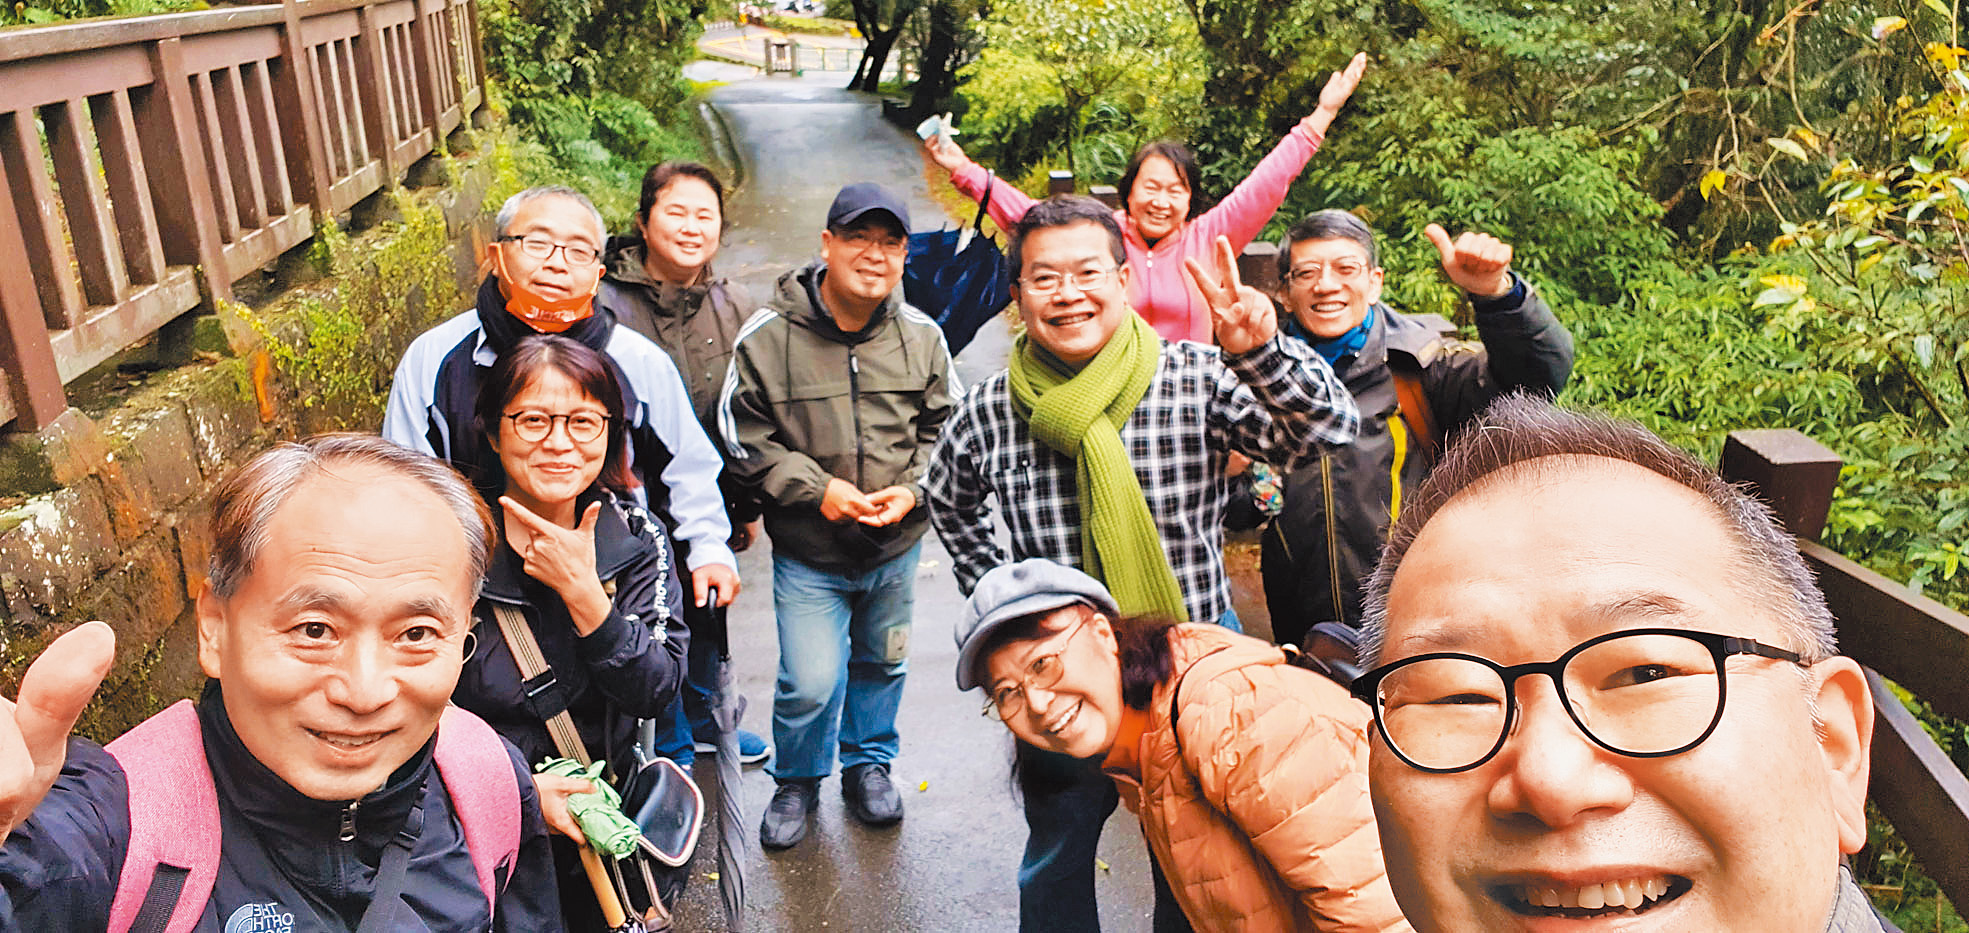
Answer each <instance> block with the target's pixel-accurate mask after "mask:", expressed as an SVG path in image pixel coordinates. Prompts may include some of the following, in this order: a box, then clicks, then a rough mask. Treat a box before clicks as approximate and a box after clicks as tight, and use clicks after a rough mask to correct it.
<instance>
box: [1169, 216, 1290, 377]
mask: <svg viewBox="0 0 1969 933" xmlns="http://www.w3.org/2000/svg"><path fill="white" fill-rule="evenodd" d="M1216 247H1217V248H1216V250H1215V252H1216V254H1217V274H1216V275H1212V274H1210V273H1209V272H1207V271H1205V270H1204V268H1203V264H1202V263H1199V262H1197V261H1196V258H1195V257H1189V258H1186V259H1184V260H1183V271H1184V272H1185V273H1187V274H1188V275H1189V277H1190V281H1191V282H1194V283H1196V287H1197V290H1198V291H1200V292H1202V293H1203V300H1204V301H1205V302H1207V303H1208V304H1209V305H1210V318H1211V323H1212V326H1213V328H1214V329H1215V331H1216V333H1217V345H1218V346H1219V347H1222V348H1223V349H1224V352H1225V353H1230V354H1234V355H1235V354H1239V353H1249V352H1251V351H1253V350H1256V349H1258V348H1259V347H1262V346H1264V345H1265V344H1267V343H1269V342H1271V339H1272V337H1273V335H1275V334H1277V333H1278V309H1277V308H1275V307H1273V306H1272V300H1271V299H1270V298H1267V297H1265V295H1264V293H1262V292H1260V291H1258V290H1257V289H1255V288H1252V287H1251V286H1249V285H1246V284H1244V282H1243V281H1242V280H1241V279H1240V278H1238V274H1237V252H1236V251H1235V250H1232V249H1231V240H1230V238H1229V237H1225V236H1219V237H1218V238H1217V244H1216Z"/></svg>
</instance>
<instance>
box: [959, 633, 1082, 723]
mask: <svg viewBox="0 0 1969 933" xmlns="http://www.w3.org/2000/svg"><path fill="white" fill-rule="evenodd" d="M1086 627H1087V619H1086V618H1082V619H1081V620H1080V621H1079V622H1077V623H1075V624H1074V626H1073V631H1071V632H1068V633H1067V637H1065V638H1062V639H1060V647H1058V648H1056V649H1054V650H1052V651H1050V652H1047V653H1046V654H1042V655H1040V656H1039V657H1036V658H1033V659H1032V660H1031V661H1029V662H1027V664H1026V669H1025V673H1023V674H1020V675H1019V682H1018V683H1015V684H1006V685H1005V686H1003V687H999V688H998V689H996V690H993V691H991V692H990V694H989V695H987V696H986V697H985V705H984V709H983V710H982V711H981V715H985V716H993V715H995V716H997V717H998V718H999V720H1000V721H1006V720H1010V719H1011V718H1012V717H1014V716H1017V715H1018V714H1019V711H1020V710H1022V709H1025V708H1026V691H1027V690H1029V689H1031V688H1033V687H1038V688H1039V689H1041V690H1048V689H1051V688H1052V687H1053V685H1054V684H1057V683H1059V682H1060V675H1062V674H1064V673H1066V669H1067V664H1066V661H1064V660H1062V659H1061V657H1060V656H1061V655H1063V654H1065V653H1066V651H1067V645H1069V644H1072V643H1073V636H1075V635H1078V634H1080V630H1081V629H1084V628H1086Z"/></svg>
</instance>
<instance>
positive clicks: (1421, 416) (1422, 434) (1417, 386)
mask: <svg viewBox="0 0 1969 933" xmlns="http://www.w3.org/2000/svg"><path fill="white" fill-rule="evenodd" d="M1388 374H1389V375H1390V376H1393V377H1394V380H1395V407H1396V408H1398V409H1400V411H1401V416H1402V421H1403V422H1405V423H1406V424H1407V425H1408V433H1409V434H1411V435H1413V436H1414V437H1415V441H1416V443H1418V444H1420V445H1422V450H1423V451H1424V452H1425V453H1427V454H1428V455H1429V462H1430V463H1434V462H1435V461H1436V460H1437V459H1438V455H1440V454H1441V453H1442V451H1441V449H1440V447H1441V438H1440V437H1439V436H1438V435H1437V434H1436V413H1435V412H1434V411H1433V410H1431V409H1430V407H1429V393H1427V392H1425V391H1423V389H1422V373H1421V372H1420V371H1417V370H1411V369H1409V368H1408V367H1406V366H1390V367H1388Z"/></svg>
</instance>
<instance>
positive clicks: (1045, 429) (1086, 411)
mask: <svg viewBox="0 0 1969 933" xmlns="http://www.w3.org/2000/svg"><path fill="white" fill-rule="evenodd" d="M1217 251H1218V257H1217V263H1216V264H1217V266H1218V268H1217V270H1215V271H1214V272H1212V271H1207V270H1204V269H1202V268H1200V267H1198V266H1197V265H1196V263H1195V262H1194V261H1193V260H1192V261H1190V262H1189V263H1188V269H1189V272H1190V275H1191V277H1192V279H1193V280H1194V281H1195V283H1196V286H1197V288H1198V290H1199V292H1200V293H1201V294H1202V296H1203V297H1204V299H1205V300H1206V301H1207V303H1208V304H1209V305H1210V309H1211V314H1212V316H1213V318H1214V325H1215V333H1216V338H1217V346H1214V347H1213V346H1206V345H1204V344H1200V343H1193V342H1190V341H1179V342H1175V343H1166V342H1164V341H1163V340H1162V339H1161V338H1160V337H1159V336H1157V334H1156V332H1155V330H1154V329H1153V328H1151V327H1149V326H1148V325H1147V323H1146V322H1144V321H1143V320H1142V319H1141V317H1139V316H1138V315H1136V314H1135V313H1134V311H1133V310H1132V309H1131V308H1130V307H1129V305H1128V290H1129V270H1128V267H1127V264H1126V256H1127V254H1126V252H1125V251H1124V246H1123V241H1122V235H1121V230H1120V228H1119V227H1117V226H1116V225H1115V222H1114V217H1113V213H1112V212H1111V211H1109V210H1108V209H1107V208H1106V207H1104V206H1103V205H1102V204H1101V203H1100V202H1098V201H1095V200H1093V199H1091V198H1083V197H1073V196H1060V197H1054V198H1049V199H1047V200H1045V201H1042V202H1040V203H1039V204H1037V205H1035V206H1034V207H1033V208H1032V209H1031V210H1030V211H1028V212H1027V213H1026V215H1025V217H1024V218H1023V219H1022V220H1021V221H1020V223H1019V225H1018V228H1017V229H1016V230H1015V231H1014V232H1013V235H1012V241H1011V245H1010V250H1009V252H1010V259H1011V266H1012V268H1013V269H1014V270H1016V276H1017V278H1016V280H1015V281H1014V283H1013V285H1012V296H1013V298H1014V299H1015V300H1017V302H1018V304H1019V317H1020V320H1021V321H1022V322H1023V323H1024V325H1025V333H1024V334H1023V335H1022V336H1021V337H1019V339H1018V340H1017V341H1016V342H1015V344H1014V346H1013V350H1012V360H1011V362H1010V365H1009V366H1008V368H1007V370H1006V371H1005V372H1003V373H1000V374H998V375H996V376H993V377H992V378H990V379H987V380H985V381H984V382H983V383H981V384H980V385H979V386H978V387H977V388H976V389H974V390H972V392H971V393H970V394H969V395H968V396H966V397H965V399H964V401H963V402H962V403H960V404H959V405H958V407H957V410H956V411H955V412H954V413H953V414H952V415H951V417H950V420H949V421H947V422H946V423H945V424H944V428H943V436H942V437H941V438H940V439H939V440H938V442H937V447H936V450H935V451H933V452H932V453H931V456H930V466H929V470H928V472H927V473H926V474H925V477H924V484H923V485H924V492H925V495H926V496H927V498H928V502H929V505H930V523H931V525H932V526H934V527H935V528H936V530H937V535H938V536H939V537H940V538H942V539H943V542H944V545H945V546H946V547H947V548H949V550H950V554H951V558H952V563H953V566H954V569H955V571H956V574H957V583H958V586H959V587H960V588H961V589H963V590H964V592H966V593H969V592H970V590H971V588H972V587H973V586H974V585H976V583H977V581H978V578H979V577H981V576H983V575H984V573H985V572H986V571H988V570H990V569H992V568H993V567H996V566H998V565H1000V564H1005V563H1010V562H1012V561H1015V560H1023V559H1025V558H1028V557H1045V558H1050V559H1052V560H1055V561H1058V562H1060V563H1064V564H1068V565H1071V566H1075V567H1079V568H1080V569H1082V570H1085V571H1086V572H1087V573H1088V574H1089V575H1091V576H1093V577H1095V578H1097V579H1099V580H1100V581H1101V582H1102V583H1104V584H1106V586H1107V587H1108V589H1109V591H1111V592H1112V593H1113V594H1114V596H1115V599H1116V602H1117V603H1118V605H1119V606H1120V609H1121V611H1122V612H1123V613H1126V614H1130V615H1160V616H1166V617H1172V618H1176V619H1180V620H1184V621H1198V622H1224V623H1227V624H1229V625H1231V626H1233V627H1235V625H1236V616H1235V615H1234V614H1233V613H1232V612H1231V600H1230V585H1229V582H1228V581H1227V579H1226V578H1225V575H1224V566H1223V540H1222V531H1221V529H1222V527H1223V512H1224V507H1225V504H1226V501H1227V498H1228V494H1229V491H1230V485H1229V482H1228V479H1227V478H1226V477H1225V475H1224V472H1225V471H1224V466H1225V462H1226V460H1227V458H1228V457H1229V456H1230V454H1231V453H1232V452H1233V451H1235V452H1237V453H1241V454H1243V455H1245V456H1248V457H1251V458H1252V459H1254V460H1259V461H1263V462H1267V463H1281V464H1290V465H1297V464H1299V463H1302V462H1306V461H1308V460H1317V459H1318V457H1319V455H1320V453H1321V451H1322V450H1325V449H1327V448H1330V447H1334V446H1338V445H1341V444H1346V443H1347V442H1349V441H1351V440H1352V439H1353V436H1354V432H1355V430H1356V427H1357V425H1358V421H1359V415H1358V413H1357V412H1356V410H1355V408H1354V404H1353V399H1352V397H1351V396H1350V395H1349V394H1348V393H1347V390H1346V387H1345V386H1344V385H1342V384H1341V382H1340V381H1339V380H1338V379H1336V378H1335V377H1334V375H1333V370H1332V369H1331V368H1330V367H1329V366H1328V365H1327V364H1326V362H1325V361H1323V360H1321V359H1320V358H1319V357H1318V356H1316V355H1315V354H1313V353H1312V351H1311V350H1309V349H1307V348H1306V346H1305V345H1304V344H1303V343H1300V342H1299V341H1288V340H1281V339H1279V336H1278V319H1277V314H1276V311H1275V310H1274V309H1273V306H1272V303H1271V302H1270V301H1269V300H1267V299H1265V298H1264V296H1262V295H1260V294H1259V293H1258V292H1256V291H1255V290H1252V289H1249V288H1246V287H1243V286H1242V285H1240V284H1239V282H1238V280H1237V268H1236V261H1235V257H1234V256H1233V255H1232V254H1231V249H1230V244H1229V243H1228V242H1220V243H1219V244H1218V250H1217ZM994 498H995V499H996V501H997V503H998V505H997V508H998V510H1000V511H1002V512H1003V513H1004V518H1005V523H1006V530H1007V531H1008V532H1009V537H1010V541H1011V550H1010V552H1009V553H1008V552H1007V551H1006V549H1005V548H1003V547H1001V546H1000V545H999V544H998V543H997V542H996V541H995V540H994V536H995V521H994V516H993V509H992V508H991V507H990V506H988V505H987V500H988V499H994ZM1019 757H1020V769H1021V770H1020V776H1021V783H1022V784H1023V785H1024V789H1025V794H1024V800H1025V809H1026V822H1027V825H1028V827H1029V829H1030V830H1031V832H1030V834H1029V835H1028V837H1027V841H1026V853H1025V859H1024V862H1023V864H1022V865H1021V866H1020V869H1019V888H1020V896H1019V901H1020V903H1019V913H1020V927H1021V929H1022V930H1023V931H1026V933H1031V931H1036V930H1074V931H1080V930H1098V929H1099V928H1100V927H1099V920H1098V917H1097V914H1096V911H1095V906H1094V878H1093V874H1094V847H1095V843H1096V842H1097V841H1098V840H1099V838H1100V830H1101V824H1102V823H1103V822H1104V821H1105V820H1106V819H1107V815H1108V814H1109V813H1111V812H1113V810H1114V806H1115V803H1116V802H1117V800H1118V796H1117V793H1116V791H1115V788H1114V784H1113V782H1112V781H1110V780H1109V779H1108V778H1107V777H1106V776H1104V775H1102V774H1101V772H1100V770H1099V767H1098V762H1093V763H1088V762H1078V761H1075V760H1073V759H1066V758H1060V757H1058V756H1049V755H1046V754H1045V753H1041V752H1037V751H1035V750H1032V749H1029V748H1024V747H1021V748H1020V750H1019ZM1165 900H1166V898H1165V897H1158V904H1157V915H1158V927H1157V928H1158V929H1163V928H1164V927H1162V926H1161V925H1160V924H1161V922H1162V918H1164V917H1165V916H1167V917H1173V918H1174V919H1175V920H1178V921H1180V918H1181V913H1180V911H1178V910H1176V908H1175V905H1174V904H1173V902H1170V903H1165Z"/></svg>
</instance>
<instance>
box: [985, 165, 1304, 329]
mask: <svg viewBox="0 0 1969 933" xmlns="http://www.w3.org/2000/svg"><path fill="white" fill-rule="evenodd" d="M1319 146H1320V138H1319V137H1317V136H1314V135H1313V134H1312V133H1310V132H1308V131H1307V130H1306V129H1305V127H1303V126H1295V127H1293V128H1292V132H1290V133H1287V134H1285V138H1284V139H1281V140H1279V144H1278V145H1277V146H1274V147H1273V148H1272V151H1271V152H1270V153H1269V154H1267V155H1266V156H1265V158H1264V160H1263V161H1261V162H1259V163H1258V167H1257V168H1254V169H1252V170H1251V174H1250V175H1249V176H1247V177H1246V178H1245V179H1244V181H1242V182H1240V183H1239V184H1238V186H1237V188H1236V190H1234V191H1232V192H1231V193H1230V195H1229V196H1227V197H1225V198H1224V199H1223V200H1222V201H1219V202H1217V206H1216V207H1213V208H1211V209H1210V210H1209V211H1207V212H1205V213H1203V214H1202V215H1200V216H1197V217H1192V218H1190V221H1189V222H1188V223H1185V224H1183V225H1182V226H1181V227H1178V228H1177V229H1176V232H1175V233H1172V234H1170V235H1168V236H1166V237H1163V238H1162V239H1161V241H1159V242H1157V243H1156V244H1155V247H1154V248H1153V249H1151V248H1150V247H1149V244H1148V243H1147V242H1146V241H1144V240H1143V239H1142V235H1141V234H1140V233H1139V232H1137V231H1136V229H1135V223H1134V221H1133V220H1132V219H1130V218H1129V216H1128V212H1127V211H1126V210H1125V209H1124V210H1118V211H1115V212H1114V220H1115V223H1118V224H1120V225H1121V235H1122V240H1123V241H1124V242H1125V243H1126V244H1127V247H1128V265H1129V266H1130V267H1131V268H1133V269H1134V270H1135V271H1134V273H1133V279H1134V282H1133V284H1132V285H1130V287H1129V289H1128V302H1129V304H1130V305H1132V306H1134V308H1135V312H1136V313H1138V314H1140V315H1141V316H1142V318H1143V320H1146V321H1148V322H1149V325H1150V326H1152V327H1154V328H1155V329H1156V332H1157V333H1160V334H1161V335H1162V336H1163V339H1165V340H1195V341H1197V342H1199V343H1209V342H1211V326H1210V306H1209V305H1207V304H1205V303H1204V300H1203V294H1202V293H1201V292H1198V291H1197V290H1196V287H1195V286H1193V285H1191V284H1190V280H1189V278H1188V277H1187V276H1185V275H1183V259H1184V257H1188V256H1194V257H1196V259H1197V261H1198V262H1202V263H1206V264H1207V263H1209V262H1210V248H1211V244H1212V243H1215V242H1216V241H1217V237H1218V236H1219V235H1223V236H1227V237H1230V239H1231V248H1232V249H1235V250H1242V249H1244V248H1245V247H1246V246H1248V245H1250V243H1251V241H1252V239H1253V238H1255V237H1257V236H1258V231H1260V230H1263V229H1265V224H1266V223H1267V222H1269V221H1270V220H1271V219H1272V214H1273V213H1274V212H1276V211H1277V210H1278V206H1279V202H1281V201H1284V200H1285V192H1286V189H1288V188H1290V187H1292V181H1293V179H1295V178H1297V177H1299V170H1300V169H1303V168H1305V167H1306V160H1307V159H1310V158H1312V157H1313V153H1314V152H1317V151H1318V150H1319ZM985 175H986V173H985V170H984V168H983V167H982V166H980V165H978V164H977V163H975V162H973V163H971V164H969V165H966V166H965V167H963V168H961V169H958V170H957V171H956V172H953V173H951V176H950V180H951V182H952V183H953V184H955V185H956V186H957V190H959V191H961V192H963V193H964V195H965V196H966V197H968V198H970V199H972V200H977V199H978V198H979V197H981V196H982V195H983V194H984V189H985ZM1192 196H1194V194H1192ZM1033 203H1034V202H1033V199H1032V198H1031V197H1030V196H1028V195H1027V194H1026V193H1025V192H1023V191H1020V190H1018V189H1016V188H1013V187H1012V186H1011V185H1007V184H1003V183H995V184H993V185H992V186H991V205H990V206H989V208H988V209H989V210H990V212H991V219H992V220H995V221H997V222H998V225H999V226H1000V227H1001V228H1004V229H1005V230H1008V231H1009V230H1011V229H1012V226H1013V225H1014V224H1017V223H1018V222H1019V218H1021V217H1024V216H1025V213H1026V211H1027V210H1028V209H1029V208H1031V207H1032V205H1033Z"/></svg>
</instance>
